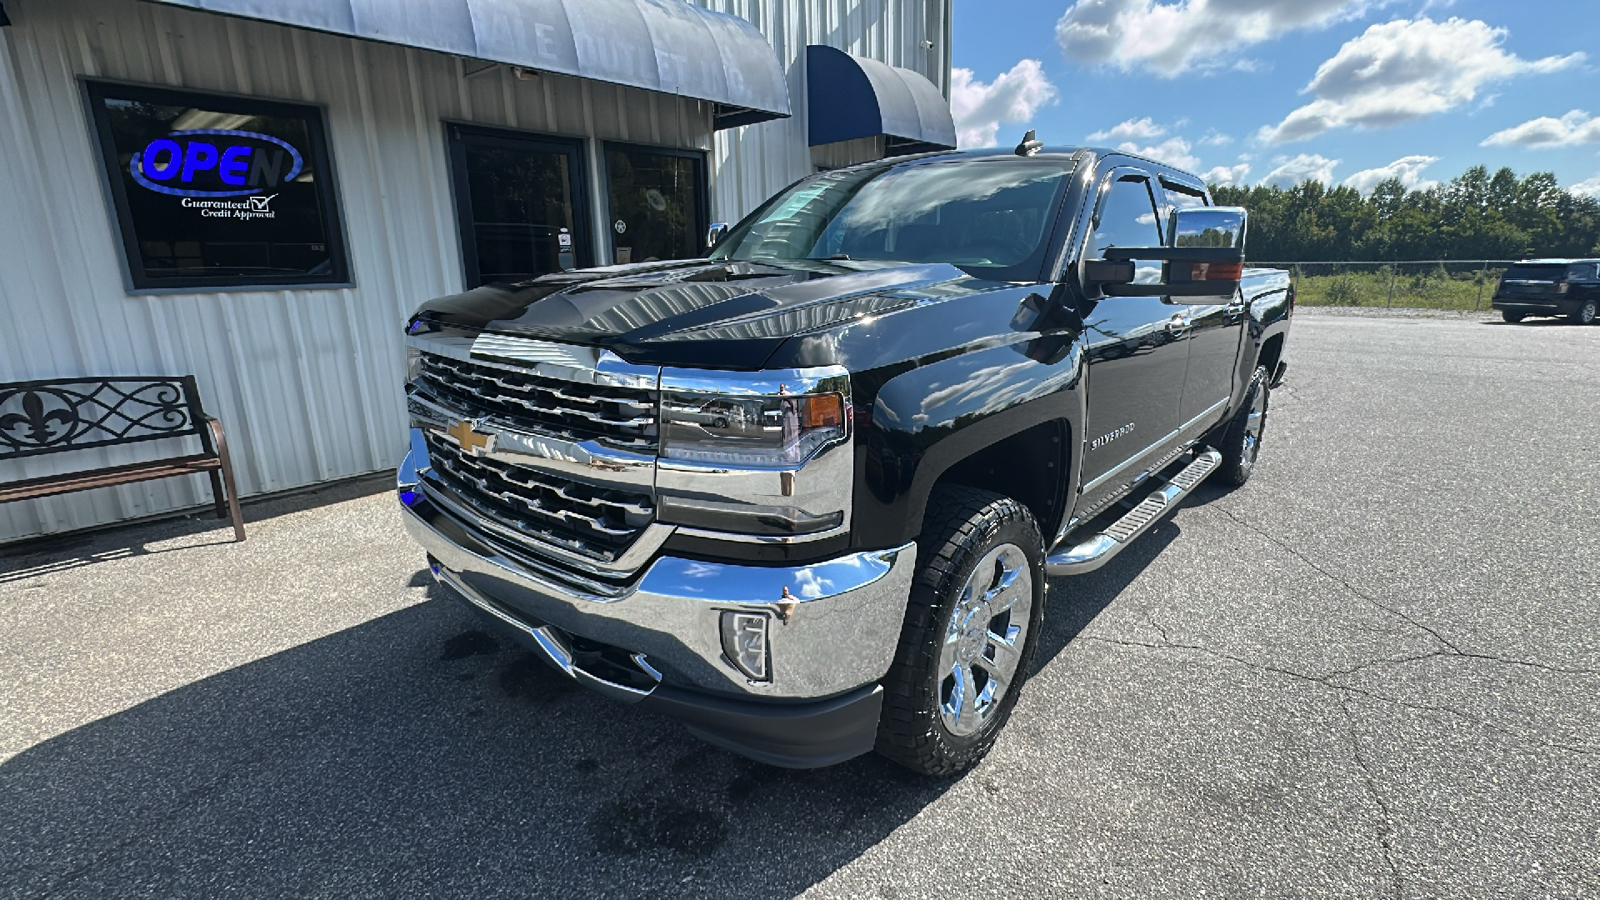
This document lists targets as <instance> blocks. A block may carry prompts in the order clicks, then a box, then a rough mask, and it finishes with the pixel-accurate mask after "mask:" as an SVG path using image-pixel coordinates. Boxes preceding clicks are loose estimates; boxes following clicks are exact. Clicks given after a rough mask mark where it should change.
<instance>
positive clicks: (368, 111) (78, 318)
mask: <svg viewBox="0 0 1600 900" xmlns="http://www.w3.org/2000/svg"><path fill="white" fill-rule="evenodd" d="M704 5H706V6H710V7H712V8H715V9H718V10H721V11H725V12H732V13H734V14H736V15H740V16H744V17H745V18H747V19H749V20H750V21H752V22H754V23H755V24H756V25H757V27H759V28H761V29H762V31H763V32H764V33H766V34H767V35H768V36H769V37H770V38H771V39H772V41H773V43H774V46H775V47H776V48H777V50H778V52H779V56H780V58H781V59H782V60H783V61H784V64H785V66H786V68H787V70H788V74H789V87H790V91H791V96H792V97H793V99H794V103H795V107H796V110H797V113H801V114H797V115H796V116H795V118H793V119H791V120H787V121H780V122H774V123H766V124H762V125H755V126H748V127H745V128H740V129H734V130H731V131H727V132H721V133H718V134H717V135H715V140H714V141H713V136H712V134H711V133H710V116H711V111H710V109H709V108H708V107H707V106H706V105H704V104H701V103H698V102H696V101H690V100H683V99H680V98H674V97H671V96H667V95H661V94H654V93H650V92H645V91H640V90H636V89H631V88H623V87H617V86H614V85H607V84H601V83H595V82H588V81H583V80H579V79H573V78H567V77H564V76H559V75H544V76H542V77H540V78H538V79H536V80H533V81H520V80H517V79H515V78H513V77H512V76H511V75H510V73H509V72H508V71H507V70H506V69H505V68H504V67H498V68H496V69H494V70H491V71H488V72H484V73H482V74H479V75H475V76H473V77H471V78H467V77H465V76H464V70H463V64H462V62H461V61H459V60H457V59H454V58H452V57H448V56H444V55H440V54H436V53H430V52H427V51H420V50H413V49H408V48H402V47H395V46H389V45H384V44H376V43H364V42H360V41H353V40H349V39H345V38H338V37H334V36H330V35H324V34H318V33H315V32H309V31H302V30H296V29H291V28H286V27H281V26H276V25H269V24H262V23H253V22H247V21H242V20H238V19H230V18H226V17H221V16H213V15H208V14H204V13H196V12H189V11H184V10H178V9H172V8H168V7H162V6H159V5H155V4H148V3H139V2H133V0H7V2H6V11H7V13H9V14H10V16H11V19H12V21H13V22H14V23H15V24H14V25H13V26H12V27H9V28H4V29H0V159H4V160H5V161H6V165H4V166H0V316H3V317H4V318H3V321H4V322H5V323H6V325H7V327H5V328H0V381H16V380H27V379H36V378H51V377H72V376H80V375H118V374H122V375H139V374H188V373H193V374H194V375H195V376H196V377H197V378H198V380H199V383H200V387H201V391H202V393H203V395H204V402H205V405H206V408H207V410H208V411H210V412H211V413H213V414H214V415H216V416H218V417H219V418H221V419H222V421H223V422H224V423H225V425H226V427H227V430H228V438H229V443H230V445H231V446H232V449H233V456H234V465H235V467H236V469H237V474H238V477H239V488H240V492H241V493H242V494H244V495H251V494H257V493H262V492H266V491H275V490H283V489H287V488H293V487H299V486H303V485H308V484H312V483H315V482H318V481H325V480H329V479H334V478H340V477H346V476H351V475H357V474H361V473H365V472H373V471H379V470H383V469H387V468H391V467H393V466H394V464H395V463H396V462H397V461H398V456H399V454H400V453H401V449H402V440H403V436H404V428H405V416H404V404H403V398H402V396H401V391H400V389H399V388H400V381H401V378H402V375H401V371H402V362H401V360H402V353H401V343H400V326H401V323H403V321H404V319H405V317H406V316H407V315H408V314H409V313H410V312H411V311H412V310H413V309H415V307H416V306H417V305H418V304H419V303H420V302H421V301H423V300H426V299H428V298H430V297H434V296H438V295H440V294H446V293H451V292H455V291H459V290H460V289H461V288H462V275H461V261H460V248H459V238H458V235H457V227H456V219H455V207H454V202H453V198H452V196H451V187H450V178H449V161H448V159H447V154H446V145H445V138H444V126H443V124H442V123H443V122H444V121H446V120H458V121H465V122H476V123H482V124H486V125H494V126H503V127H507V128H515V129H521V130H525V131H531V132H539V133H545V134H557V135H569V136H577V137H584V138H592V139H594V140H591V141H590V143H589V154H588V158H589V169H590V171H589V176H590V184H591V188H590V198H589V202H590V206H591V209H592V210H593V211H594V215H593V217H592V218H593V220H594V222H593V224H594V228H593V232H594V233H593V235H592V236H591V237H592V240H593V242H594V245H595V249H596V252H597V254H599V255H600V258H601V259H604V258H605V256H606V254H607V252H608V248H609V243H610V242H609V240H608V235H607V232H606V231H605V230H604V229H605V224H606V222H607V221H608V217H607V216H606V209H605V194H604V185H603V184H602V183H601V181H600V178H599V177H598V175H599V172H600V166H599V164H600V150H599V141H603V140H623V141H632V142H637V143H644V144H655V145H660V146H676V147H685V148H697V149H703V150H710V151H711V160H712V190H713V196H712V203H713V216H714V217H715V218H718V219H724V220H727V221H733V220H735V219H737V218H738V217H739V216H741V215H743V214H744V213H745V212H747V211H748V210H749V209H751V208H752V207H754V206H755V205H756V204H758V203H759V202H760V201H762V200H764V199H765V198H766V197H767V196H769V195H770V194H771V193H772V192H773V191H775V190H777V189H778V188H781V187H783V186H784V185H786V184H788V183H789V182H791V181H793V180H794V179H796V178H798V177H800V176H802V175H805V174H807V173H809V172H810V171H812V166H811V158H810V153H809V151H808V148H807V146H806V136H805V125H804V121H805V119H804V115H803V112H802V111H803V107H804V101H805V90H804V81H803V72H802V71H801V70H802V68H803V59H804V47H805V45H806V44H808V43H828V44H831V45H833V46H837V47H840V48H841V49H844V50H847V51H849V52H852V53H857V54H860V55H864V56H871V57H874V58H877V59H881V60H883V61H885V62H888V63H890V64H891V65H898V66H904V67H907V68H911V69H915V70H917V71H920V72H922V73H923V74H925V75H928V76H929V77H930V79H931V80H933V81H934V83H935V84H938V85H940V86H941V88H945V89H946V90H948V88H947V84H948V72H949V62H948V59H947V58H946V56H945V54H946V52H947V51H946V48H947V41H946V34H945V33H944V31H943V29H945V28H946V27H947V25H948V22H949V12H948V0H930V2H915V0H863V2H844V0H813V2H810V3H807V2H802V0H712V2H706V3H704ZM925 40H926V41H931V42H932V43H933V47H932V48H928V47H925V46H924V45H923V41H925ZM80 77H90V78H101V79H107V80H117V81H130V82H138V83H146V84H158V85H170V86H175V87H182V88H191V89H195V90H204V91H215V92H223V93H236V94H242V95H249V96H258V97H264V98H273V99H284V100H291V101H298V102H304V103H312V104H318V105H321V106H323V107H325V109H326V116H327V121H328V139H329V144H330V146H329V151H330V155H331V157H332V161H333V167H334V173H335V175H336V178H337V185H338V194H339V201H340V209H341V213H342V216H343V221H344V228H345V236H346V243H347V245H348V246H347V252H348V254H349V262H350V269H351V273H352V277H353V280H354V282H355V286H354V287H350V288H341V289H331V290H306V289H293V290H255V289H248V290H232V291H217V292H196V293H162V294H146V295H130V294H129V293H128V292H127V290H126V288H125V285H124V274H123V269H124V266H123V262H122V258H121V253H120V249H119V247H120V238H119V235H118V232H117V229H116V224H115V221H114V219H113V218H112V216H111V214H110V212H109V210H108V207H107V201H106V198H105V191H104V188H103V184H102V182H103V176H102V174H101V171H100V167H99V161H98V159H97V157H96V155H95V151H94V135H93V134H92V131H91V128H90V126H89V124H88V119H87V115H86V111H85V107H84V102H83V99H82V96H81V86H80V84H79V81H78V79H79V78H80ZM145 446H146V448H147V449H146V450H143V451H141V450H121V451H119V450H104V451H80V452H75V453H69V454H61V455H60V456H59V457H56V456H45V457H39V458H35V459H31V460H23V461H7V462H0V479H6V480H10V479H12V478H19V477H31V476H35V475H44V474H49V473H53V472H56V471H63V470H70V469H75V468H82V467H84V466H86V465H90V464H101V465H110V464H116V463H121V462H129V461H134V460H137V459H140V458H147V457H148V454H149V450H150V449H154V448H158V447H159V446H160V445H159V444H157V445H145ZM206 502H209V488H208V486H207V485H206V483H205V481H204V479H203V478H200V477H194V478H187V479H164V480H161V481H155V482H148V483H146V484H143V485H133V486H127V487H122V488H115V489H103V490H96V491H90V492H85V493H80V494H73V495H66V496H61V497H54V498H47V499H43V500H36V501H25V502H21V503H9V504H4V505H0V541H4V540H8V539H11V538H17V537H23V536H28V535H36V534H48V533H52V532H56V531H63V530H69V529H73V528H81V527H86V526H90V525H94V524H99V523H104V522H110V521H116V520H118V519H124V518H131V517H136V516H141V515H147V514H150V513H154V512H161V511H165V510H171V509H178V508H184V507H190V506H195V505H198V504H201V503H206Z"/></svg>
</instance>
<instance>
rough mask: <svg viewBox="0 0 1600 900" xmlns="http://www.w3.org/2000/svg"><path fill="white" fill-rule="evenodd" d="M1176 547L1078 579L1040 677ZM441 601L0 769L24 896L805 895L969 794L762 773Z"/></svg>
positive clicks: (5, 823) (4, 820)
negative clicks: (955, 796) (916, 819)
mask: <svg viewBox="0 0 1600 900" xmlns="http://www.w3.org/2000/svg"><path fill="white" fill-rule="evenodd" d="M1177 532H1178V529H1177V527H1176V526H1175V525H1172V524H1171V523H1166V524H1163V525H1161V526H1159V527H1158V528H1157V529H1155V530H1154V531H1152V532H1151V533H1150V534H1149V535H1146V537H1145V538H1144V539H1143V540H1141V541H1140V542H1138V543H1137V544H1135V545H1134V546H1132V547H1130V548H1129V550H1128V551H1127V552H1126V553H1124V554H1123V555H1122V556H1121V557H1119V558H1118V559H1116V560H1114V561H1113V562H1112V563H1111V564H1110V565H1108V566H1107V567H1106V568H1105V569H1102V570H1101V571H1099V572H1096V573H1093V574H1091V575H1088V576H1083V577H1079V578H1076V579H1072V580H1070V581H1065V582H1061V581H1058V583H1057V585H1056V587H1055V589H1054V590H1053V591H1052V593H1051V607H1050V610H1049V613H1050V615H1049V619H1048V620H1047V624H1046V628H1045V631H1044V632H1043V633H1042V634H1041V641H1042V643H1041V645H1040V654H1039V656H1038V660H1039V663H1038V664H1039V665H1041V666H1042V665H1044V664H1045V663H1047V662H1048V661H1049V660H1050V659H1051V658H1052V657H1054V656H1055V655H1056V654H1057V653H1059V652H1060V651H1061V650H1062V648H1064V647H1065V646H1066V644H1067V643H1068V642H1069V641H1070V640H1071V639H1072V638H1073V637H1074V636H1076V635H1077V634H1078V633H1079V632H1081V631H1082V630H1083V629H1084V628H1085V627H1086V626H1087V625H1088V624H1089V623H1090V622H1091V621H1092V620H1093V619H1094V617H1095V616H1096V615H1098V614H1099V613H1100V611H1101V610H1103V609H1105V608H1106V607H1107V606H1108V605H1109V604H1110V603H1111V602H1112V601H1113V600H1115V598H1116V597H1117V596H1118V594H1119V593H1120V592H1121V591H1122V590H1123V588H1124V587H1125V586H1126V585H1127V584H1128V583H1129V582H1130V581H1131V580H1132V579H1133V578H1134V577H1135V576H1137V574H1138V573H1139V572H1140V571H1142V570H1143V569H1144V567H1145V566H1146V565H1148V564H1149V562H1150V561H1151V560H1152V559H1154V558H1155V556H1156V555H1158V554H1159V553H1160V552H1161V549H1162V548H1163V547H1165V546H1166V544H1168V543H1170V542H1171V541H1172V540H1173V539H1174V538H1175V537H1176V535H1177ZM423 583H426V573H425V572H419V573H417V575H416V576H414V577H413V579H412V584H413V585H421V584H423ZM428 596H429V599H428V600H427V601H425V602H420V603H418V604H416V605H414V606H411V607H408V608H406V609H403V610H400V611H398V612H395V613H392V614H389V615H387V616H383V617H380V618H377V619H373V620H371V621H369V622H366V623H364V624H362V625H359V626H357V627H354V628H350V629H347V630H344V631H341V632H338V633H335V634H332V635H330V636H328V637H325V638H322V639H320V640H316V641H312V642H309V643H306V644H302V645H300V646H297V647H294V648H292V649H289V650H286V651H283V652H280V653H277V654H275V655H272V656H269V657H266V658H264V659H260V660H257V661H255V662H251V663H247V664H245V665H241V666H238V667H237V668H234V669H230V670H228V671H225V672H222V673H220V674H217V675H214V676H212V677H209V678H205V679H203V680H200V681H197V682H194V683H191V684H188V685H186V686H184V687H182V688H179V689H177V690H174V691H171V692H170V693H167V694H164V695H161V696H159V697H156V698H154V699H151V700H148V701H146V702H143V703H140V704H138V705H137V706H134V707H132V708H130V709H127V710H126V711H124V712H120V713H117V714H114V715H111V716H108V717H106V718H104V719H100V720H98V721H95V722H92V723H90V724H88V725H84V726H82V727H79V728H77V729H74V730H72V731H70V732H67V733H64V734H61V735H59V736H57V737H55V738H52V739H49V740H47V741H45V742H43V743H41V744H39V745H37V746H34V747H32V748H30V749H28V750H26V751H24V752H22V753H21V754H19V755H17V756H16V757H14V758H12V759H10V760H8V761H6V762H5V763H3V764H0V810H5V814H4V815H3V816H0V896H39V895H44V894H50V895H51V896H57V895H69V896H90V897H99V896H113V895H114V896H119V897H128V896H159V897H175V896H216V895H219V894H228V895H242V896H284V895H337V896H341V897H349V896H384V897H390V896H419V895H422V896H437V897H451V896H468V895H471V896H479V895H485V894H502V893H506V894H514V895H518V896H535V895H540V894H545V893H553V894H556V895H558V896H593V895H598V894H606V895H613V894H616V895H624V896H643V895H663V894H665V895H670V896H689V895H715V896H744V897H752V896H763V897H764V896H788V895H792V894H794V893H796V892H799V891H801V890H803V889H805V888H806V887H808V886H810V885H812V884H815V883H816V882H818V881H819V880H821V879H823V878H825V877H827V876H828V875H829V874H831V873H832V872H834V871H835V870H837V869H839V868H840V867H842V866H844V865H846V864H847V863H850V862H852V861H853V860H855V859H857V858H858V857H860V856H861V855H862V854H863V853H865V852H866V851H867V850H868V849H870V848H871V847H873V846H874V845H876V844H877V843H879V842H880V841H882V840H883V839H884V838H885V837H886V836H887V835H889V834H890V833H891V832H892V831H894V830H895V829H896V828H898V827H899V826H900V825H902V824H904V823H905V822H907V821H908V820H910V819H911V818H912V817H913V816H915V815H916V814H917V813H918V812H919V811H920V810H922V809H923V808H924V807H926V806H927V805H929V804H930V803H933V802H934V801H936V800H937V799H938V798H939V797H940V796H941V795H942V794H943V793H944V792H945V791H946V790H948V789H949V787H950V786H951V782H946V781H933V780H927V779H923V778H921V777H919V776H915V775H913V774H911V773H909V772H907V771H905V770H903V769H901V768H899V767H897V766H895V765H893V764H891V763H888V762H886V761H884V760H881V759H879V758H878V757H876V756H870V755H869V756H866V757H862V758H859V759H856V760H853V761H851V762H848V763H845V764H843V765H840V766H836V767H833V768H830V769H823V770H817V771H787V770H781V769H773V768H768V767H766V766H762V765H760V764H757V763H753V762H749V761H747V760H744V759H742V758H739V757H736V756H733V755H731V754H728V753H726V752H724V751H721V750H718V749H716V748H713V747H711V746H709V745H706V744H703V743H701V742H699V741H697V740H695V739H694V738H692V737H690V736H689V735H688V734H687V732H685V731H684V730H683V729H682V728H681V727H680V726H679V725H677V724H676V723H674V722H671V721H669V720H666V719H663V718H660V717H657V716H654V715H651V714H647V713H644V712H642V711H640V710H636V709H625V708H622V707H619V706H616V705H614V704H612V703H611V702H610V701H607V700H605V699H603V698H600V697H598V696H596V695H593V694H591V693H589V692H587V691H584V690H583V689H581V688H579V687H577V686H576V685H575V684H574V683H572V682H571V681H569V680H567V679H566V678H565V677H563V676H560V675H558V674H557V673H555V672H554V671H553V670H551V669H550V668H548V667H547V666H546V665H545V664H544V663H543V662H541V661H540V660H539V659H538V658H536V657H534V656H532V655H530V654H527V653H524V652H522V651H520V650H519V649H517V648H514V647H512V646H510V645H508V644H507V643H506V642H504V641H501V640H500V639H498V638H497V637H494V636H491V635H490V634H488V633H486V632H484V631H482V630H480V628H479V625H478V620H477V619H476V617H474V616H473V615H472V614H471V612H470V611H469V610H468V609H467V608H466V606H465V604H463V603H461V602H459V601H458V600H456V599H455V598H454V597H452V596H449V592H448V591H446V590H445V589H443V588H440V587H438V586H432V587H430V589H429V592H428ZM1003 739H1004V738H1002V740H1003Z"/></svg>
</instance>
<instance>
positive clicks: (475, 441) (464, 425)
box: [444, 419, 494, 456]
mask: <svg viewBox="0 0 1600 900" xmlns="http://www.w3.org/2000/svg"><path fill="white" fill-rule="evenodd" d="M477 427H478V423H477V422H474V421H472V420H470V419H462V420H461V421H459V422H451V423H450V427H449V428H446V429H445V430H444V433H445V436H446V437H448V438H450V440H452V441H455V442H456V444H458V445H459V446H460V447H461V449H462V450H465V451H467V453H469V454H470V455H472V456H487V455H488V454H490V453H493V452H494V435H493V434H480V433H478V431H477Z"/></svg>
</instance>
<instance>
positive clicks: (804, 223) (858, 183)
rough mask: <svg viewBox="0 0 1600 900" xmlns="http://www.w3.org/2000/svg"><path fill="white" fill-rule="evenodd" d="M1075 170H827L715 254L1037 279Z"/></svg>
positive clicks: (942, 166) (760, 214) (1014, 166)
mask: <svg viewBox="0 0 1600 900" xmlns="http://www.w3.org/2000/svg"><path fill="white" fill-rule="evenodd" d="M1068 171H1069V169H1068V168H1067V167H1065V166H1062V165H1061V164H1059V163H1055V162H1050V161H1045V160H1020V159H1016V160H996V161H992V162H991V161H971V160H968V161H964V162H960V163H924V164H913V165H902V166H889V167H872V168H867V169H862V168H852V169H843V170H840V171H837V172H827V173H824V174H821V175H817V176H815V177H813V178H809V179H807V180H805V181H802V182H800V183H799V184H798V185H796V186H794V187H793V188H791V189H790V190H788V191H787V192H785V193H784V194H782V195H780V196H778V197H777V198H775V199H774V200H773V201H771V202H769V203H768V204H767V205H766V206H765V207H763V208H762V209H760V210H758V211H757V212H756V213H755V214H753V215H752V216H751V217H749V218H747V219H746V220H745V221H744V222H742V223H740V225H739V227H738V228H736V229H734V231H733V232H732V233H731V234H730V235H729V236H728V239H727V240H726V241H725V242H724V243H723V244H722V245H721V246H719V247H718V248H717V252H716V254H714V255H716V256H717V257H719V258H732V259H853V260H868V259H872V260H877V259H881V260H894V261H898V262H909V263H926V262H948V263H952V264H954V265H958V266H961V267H963V268H970V269H974V270H977V271H979V272H980V273H981V274H983V275H986V276H988V277H995V278H1001V279H1007V280H1031V279H1035V278H1037V277H1038V274H1039V269H1040V267H1041V265H1042V260H1043V257H1044V252H1045V249H1046V247H1045V243H1046V241H1047V240H1048V238H1049V235H1050V226H1051V225H1053V224H1054V220H1055V210H1056V206H1057V204H1058V202H1059V199H1060V195H1061V191H1062V189H1063V187H1064V184H1065V181H1066V179H1065V175H1066V173H1067V172H1068Z"/></svg>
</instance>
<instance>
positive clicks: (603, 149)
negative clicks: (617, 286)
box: [600, 141, 711, 261]
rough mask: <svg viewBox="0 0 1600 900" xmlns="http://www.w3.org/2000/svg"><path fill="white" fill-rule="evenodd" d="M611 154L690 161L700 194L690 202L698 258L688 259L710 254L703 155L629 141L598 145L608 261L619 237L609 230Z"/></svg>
mask: <svg viewBox="0 0 1600 900" xmlns="http://www.w3.org/2000/svg"><path fill="white" fill-rule="evenodd" d="M612 150H621V151H624V152H626V151H630V150H633V151H638V152H640V153H654V154H657V155H659V156H676V157H679V158H682V159H690V160H693V161H694V164H695V168H696V169H697V170H698V174H699V176H700V190H699V191H698V192H696V193H697V195H696V197H695V199H694V202H695V217H696V218H697V219H698V220H699V223H700V227H699V229H698V230H697V231H695V246H697V247H698V248H699V251H698V252H699V254H700V255H699V256H691V257H688V258H689V259H700V258H703V257H704V256H705V255H706V254H707V253H710V252H711V248H709V247H707V246H706V234H707V233H708V232H709V231H710V230H711V172H710V166H709V164H708V161H707V159H706V156H707V154H706V151H704V150H695V149H685V148H681V147H658V146H655V145H654V144H637V143H632V142H630V141H601V142H600V170H601V171H600V178H601V183H600V187H601V189H602V190H603V191H604V192H605V198H606V227H605V233H606V240H607V241H608V242H609V243H610V248H609V249H610V251H611V254H610V258H611V259H612V260H613V261H615V260H616V258H617V257H616V253H617V238H618V237H619V235H618V234H617V232H616V229H615V228H613V227H612V223H613V222H614V221H615V219H614V216H615V211H614V210H613V209H612V208H611V157H610V155H609V153H610V151H612Z"/></svg>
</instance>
